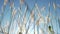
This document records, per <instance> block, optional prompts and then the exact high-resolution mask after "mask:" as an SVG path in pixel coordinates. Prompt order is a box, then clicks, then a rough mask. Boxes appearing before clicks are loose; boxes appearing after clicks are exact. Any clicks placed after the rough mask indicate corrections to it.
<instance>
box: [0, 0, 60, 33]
mask: <svg viewBox="0 0 60 34" xmlns="http://www.w3.org/2000/svg"><path fill="white" fill-rule="evenodd" d="M11 1H12V0H11ZM25 2H26V3H27V4H28V7H29V10H28V12H27V13H26V19H27V20H28V18H29V16H30V12H31V10H32V9H33V8H34V6H35V3H37V5H38V7H39V8H40V10H41V9H42V7H45V10H44V11H42V12H41V14H42V15H43V17H44V18H45V17H46V16H47V14H48V12H49V7H48V4H49V2H50V12H51V14H52V16H56V17H57V18H58V17H59V18H60V7H58V6H57V7H56V10H54V8H53V3H55V4H56V5H59V6H60V0H25ZM3 4H4V0H0V14H2V6H3ZM19 7H20V1H19V0H14V8H15V10H17V14H16V16H15V20H17V18H18V17H17V16H18V8H19ZM25 7H26V5H25V4H23V5H22V9H21V10H22V14H21V19H20V21H21V22H22V16H23V15H24V9H25ZM36 11H37V10H36ZM55 11H56V12H57V15H56V13H55ZM10 16H11V9H10V5H9V2H8V3H7V4H6V7H5V11H4V17H3V19H2V23H1V26H2V27H3V28H4V26H5V25H6V21H10V19H11V18H10ZM52 16H50V17H52ZM0 18H2V17H1V16H0ZM36 18H37V17H36ZM15 20H14V21H15ZM11 23H12V24H11V29H13V28H15V29H14V30H15V31H16V32H15V31H14V32H13V33H11V34H16V33H17V31H18V25H17V22H13V21H12V22H11ZM14 23H15V26H14V25H13V24H14ZM52 24H53V29H54V31H55V32H57V29H58V33H60V28H59V23H58V21H57V23H56V19H55V18H52ZM48 25H50V23H49V24H48ZM27 26H28V25H27ZM32 28H33V25H32V26H31V30H32ZM36 28H37V27H36ZM40 28H43V29H44V26H43V24H40ZM31 30H30V31H31ZM31 33H32V34H33V32H31ZM45 34H46V33H45Z"/></svg>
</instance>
